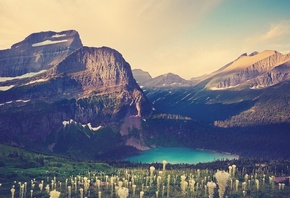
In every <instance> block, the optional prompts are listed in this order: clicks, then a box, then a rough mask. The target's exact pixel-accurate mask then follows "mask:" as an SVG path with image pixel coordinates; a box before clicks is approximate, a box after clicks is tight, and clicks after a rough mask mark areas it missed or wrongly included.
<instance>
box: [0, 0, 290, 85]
mask: <svg viewBox="0 0 290 198" xmlns="http://www.w3.org/2000/svg"><path fill="white" fill-rule="evenodd" d="M289 10H290V0H49V1H47V0H21V1H19V0H0V49H8V48H10V47H11V46H12V45H13V44H14V43H17V42H19V41H22V40H23V39H24V38H26V37H27V36H28V35H30V34H31V33H34V32H41V31H56V32H60V31H63V30H69V29H74V30H77V31H78V32H79V34H80V37H81V40H82V42H83V44H84V45H85V46H89V47H101V46H108V47H111V48H113V49H116V50H117V51H119V52H120V53H121V54H122V55H123V57H124V58H125V60H126V61H127V62H128V63H129V64H130V65H131V68H132V69H142V70H144V71H148V72H149V73H150V75H151V76H152V77H156V76H158V75H162V74H166V73H169V72H171V73H175V74H178V75H179V76H181V77H183V78H185V79H190V78H192V77H197V76H201V75H203V74H209V73H211V72H213V71H215V70H217V69H219V68H220V67H222V66H224V65H225V64H227V63H229V62H231V61H233V60H234V59H236V58H237V57H238V56H240V55H241V54H243V53H251V52H253V51H263V50H277V51H279V52H281V53H289V52H290V12H289Z"/></svg>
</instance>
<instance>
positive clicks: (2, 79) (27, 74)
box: [0, 70, 47, 82]
mask: <svg viewBox="0 0 290 198" xmlns="http://www.w3.org/2000/svg"><path fill="white" fill-rule="evenodd" d="M46 71H47V70H41V71H39V72H29V73H26V74H23V75H21V76H15V77H0V82H5V81H8V80H15V79H22V78H30V77H33V76H36V75H38V74H41V73H44V72H46Z"/></svg>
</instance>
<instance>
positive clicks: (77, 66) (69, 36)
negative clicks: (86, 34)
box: [0, 31, 152, 148]
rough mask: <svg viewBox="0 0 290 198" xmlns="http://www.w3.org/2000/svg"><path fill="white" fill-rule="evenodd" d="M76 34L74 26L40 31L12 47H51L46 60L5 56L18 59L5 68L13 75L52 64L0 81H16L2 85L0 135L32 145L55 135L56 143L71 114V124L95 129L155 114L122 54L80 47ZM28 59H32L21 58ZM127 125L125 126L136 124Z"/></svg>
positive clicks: (26, 49) (31, 49) (31, 51)
mask: <svg viewBox="0 0 290 198" xmlns="http://www.w3.org/2000/svg"><path fill="white" fill-rule="evenodd" d="M76 38H79V36H78V33H77V32H75V31H64V32H60V33H55V32H46V33H37V34H32V35H30V36H29V37H27V38H26V39H25V40H24V41H23V42H20V43H18V44H15V45H13V46H12V49H11V50H15V51H18V50H20V49H21V53H26V54H34V53H36V51H37V52H38V53H42V54H43V53H44V52H45V53H48V52H51V53H49V56H48V57H49V58H47V59H45V61H44V60H42V61H39V60H38V59H37V60H36V59H35V57H34V56H32V57H30V58H27V59H25V58H23V57H21V56H12V57H11V59H9V58H8V56H6V55H7V53H8V51H9V50H8V51H6V52H4V57H2V56H0V59H1V60H4V59H5V60H6V62H7V63H12V62H13V63H14V62H15V64H14V65H13V64H11V68H8V66H9V64H6V65H5V67H4V68H6V70H3V71H2V72H3V73H5V72H7V75H8V73H9V72H11V73H9V75H10V76H14V75H21V74H24V73H23V72H30V71H41V70H44V69H45V70H47V71H46V72H44V73H42V74H39V75H36V76H33V77H27V78H25V79H22V78H20V79H18V78H12V80H11V79H10V80H6V81H4V82H0V88H1V86H2V87H5V86H7V85H9V86H11V87H10V88H9V89H5V90H3V89H2V91H0V112H1V113H0V120H1V121H0V124H1V127H0V137H2V138H0V139H2V140H6V141H8V142H10V143H11V142H16V144H18V145H21V144H23V145H27V142H30V143H31V142H35V141H38V142H39V143H44V142H47V141H48V139H50V138H49V137H51V136H53V137H54V138H53V139H54V140H52V141H49V142H50V144H52V145H53V144H55V143H56V142H57V140H56V139H57V137H58V136H59V135H58V133H59V131H63V130H64V127H66V125H67V124H64V123H67V122H68V121H69V120H72V121H70V122H69V124H68V125H71V124H72V125H74V128H75V130H78V131H81V133H83V131H85V130H89V131H90V132H89V133H92V131H94V130H99V128H103V127H105V128H106V127H112V128H121V126H122V125H123V124H122V123H123V122H126V120H128V119H126V118H128V117H134V118H135V119H139V120H141V118H146V117H147V116H150V114H151V112H152V104H151V103H150V102H149V101H148V100H147V98H146V96H145V95H144V93H143V91H142V90H141V89H140V87H139V85H138V84H137V83H136V81H135V79H134V78H133V74H132V71H131V67H130V65H129V64H128V63H127V62H126V61H125V60H124V58H123V57H122V55H121V54H120V53H119V52H117V51H116V50H114V49H111V48H108V47H102V48H93V47H80V46H81V42H80V41H78V40H77V39H76ZM48 40H50V41H49V42H48ZM51 42H53V43H51ZM1 53H2V54H3V51H2V52H1ZM5 53H6V54H5ZM21 53H20V52H19V53H18V55H19V54H21ZM0 55H1V54H0ZM24 59H25V60H27V62H29V64H24V62H25V61H22V62H21V61H17V60H24ZM4 62H5V61H4ZM18 62H20V63H19V64H16V63H18ZM34 62H35V64H33V63H34ZM20 65H21V66H20ZM25 66H26V67H25ZM20 68H22V69H20ZM8 71H9V72H8ZM1 83H2V84H1ZM85 126H86V127H85ZM87 126H89V127H87ZM101 126H102V127H101ZM126 126H127V127H126V130H130V127H134V126H130V125H128V123H127V124H126ZM65 131H70V130H68V129H67V128H66V129H65ZM117 133H120V132H117ZM83 135H85V134H83ZM18 138H20V139H18ZM55 138H56V139H55ZM55 141H56V142H55ZM106 141H110V140H106ZM123 141H124V139H123ZM93 142H94V141H92V143H93ZM121 143H122V142H120V144H121ZM124 144H125V143H124ZM50 148H53V146H52V147H50Z"/></svg>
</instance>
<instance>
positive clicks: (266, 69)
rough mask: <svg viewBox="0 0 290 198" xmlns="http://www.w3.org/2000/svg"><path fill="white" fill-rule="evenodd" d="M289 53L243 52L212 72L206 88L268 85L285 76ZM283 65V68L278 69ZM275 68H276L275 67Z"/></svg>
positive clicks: (289, 58) (283, 78)
mask: <svg viewBox="0 0 290 198" xmlns="http://www.w3.org/2000/svg"><path fill="white" fill-rule="evenodd" d="M288 61H290V54H286V55H283V54H281V53H279V52H277V51H272V50H266V51H263V52H261V53H257V52H255V53H252V54H250V55H247V54H243V55H242V56H240V57H239V58H238V59H237V60H235V61H233V62H231V63H230V64H228V65H227V66H226V67H223V68H222V69H220V70H218V71H217V72H214V73H213V74H212V75H211V76H210V77H209V78H208V80H209V83H208V84H207V88H209V89H213V90H215V89H228V88H234V87H237V86H246V87H249V88H257V87H268V86H271V85H274V84H277V83H279V82H281V81H283V80H285V79H286V78H287V75H288V71H289V69H287V68H286V69H285V67H288V65H289V64H286V63H287V62H288ZM282 65H284V66H283V67H284V69H283V70H281V69H278V68H279V67H280V66H282ZM276 68H277V69H276Z"/></svg>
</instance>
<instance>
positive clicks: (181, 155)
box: [126, 147, 238, 164]
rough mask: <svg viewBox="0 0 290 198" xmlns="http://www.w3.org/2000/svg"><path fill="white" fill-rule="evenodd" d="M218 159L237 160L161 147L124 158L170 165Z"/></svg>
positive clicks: (233, 156) (234, 156) (196, 151)
mask: <svg viewBox="0 0 290 198" xmlns="http://www.w3.org/2000/svg"><path fill="white" fill-rule="evenodd" d="M218 159H219V160H221V159H238V156H237V155H231V154H227V153H217V152H212V151H205V150H199V149H193V148H185V147H162V148H154V149H150V150H147V151H144V152H143V153H142V154H141V155H138V156H133V157H128V158H126V160H128V161H130V162H142V163H154V162H159V163H162V161H163V160H166V161H167V162H168V163H170V164H178V163H187V164H197V163H199V162H212V161H215V160H218Z"/></svg>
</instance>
